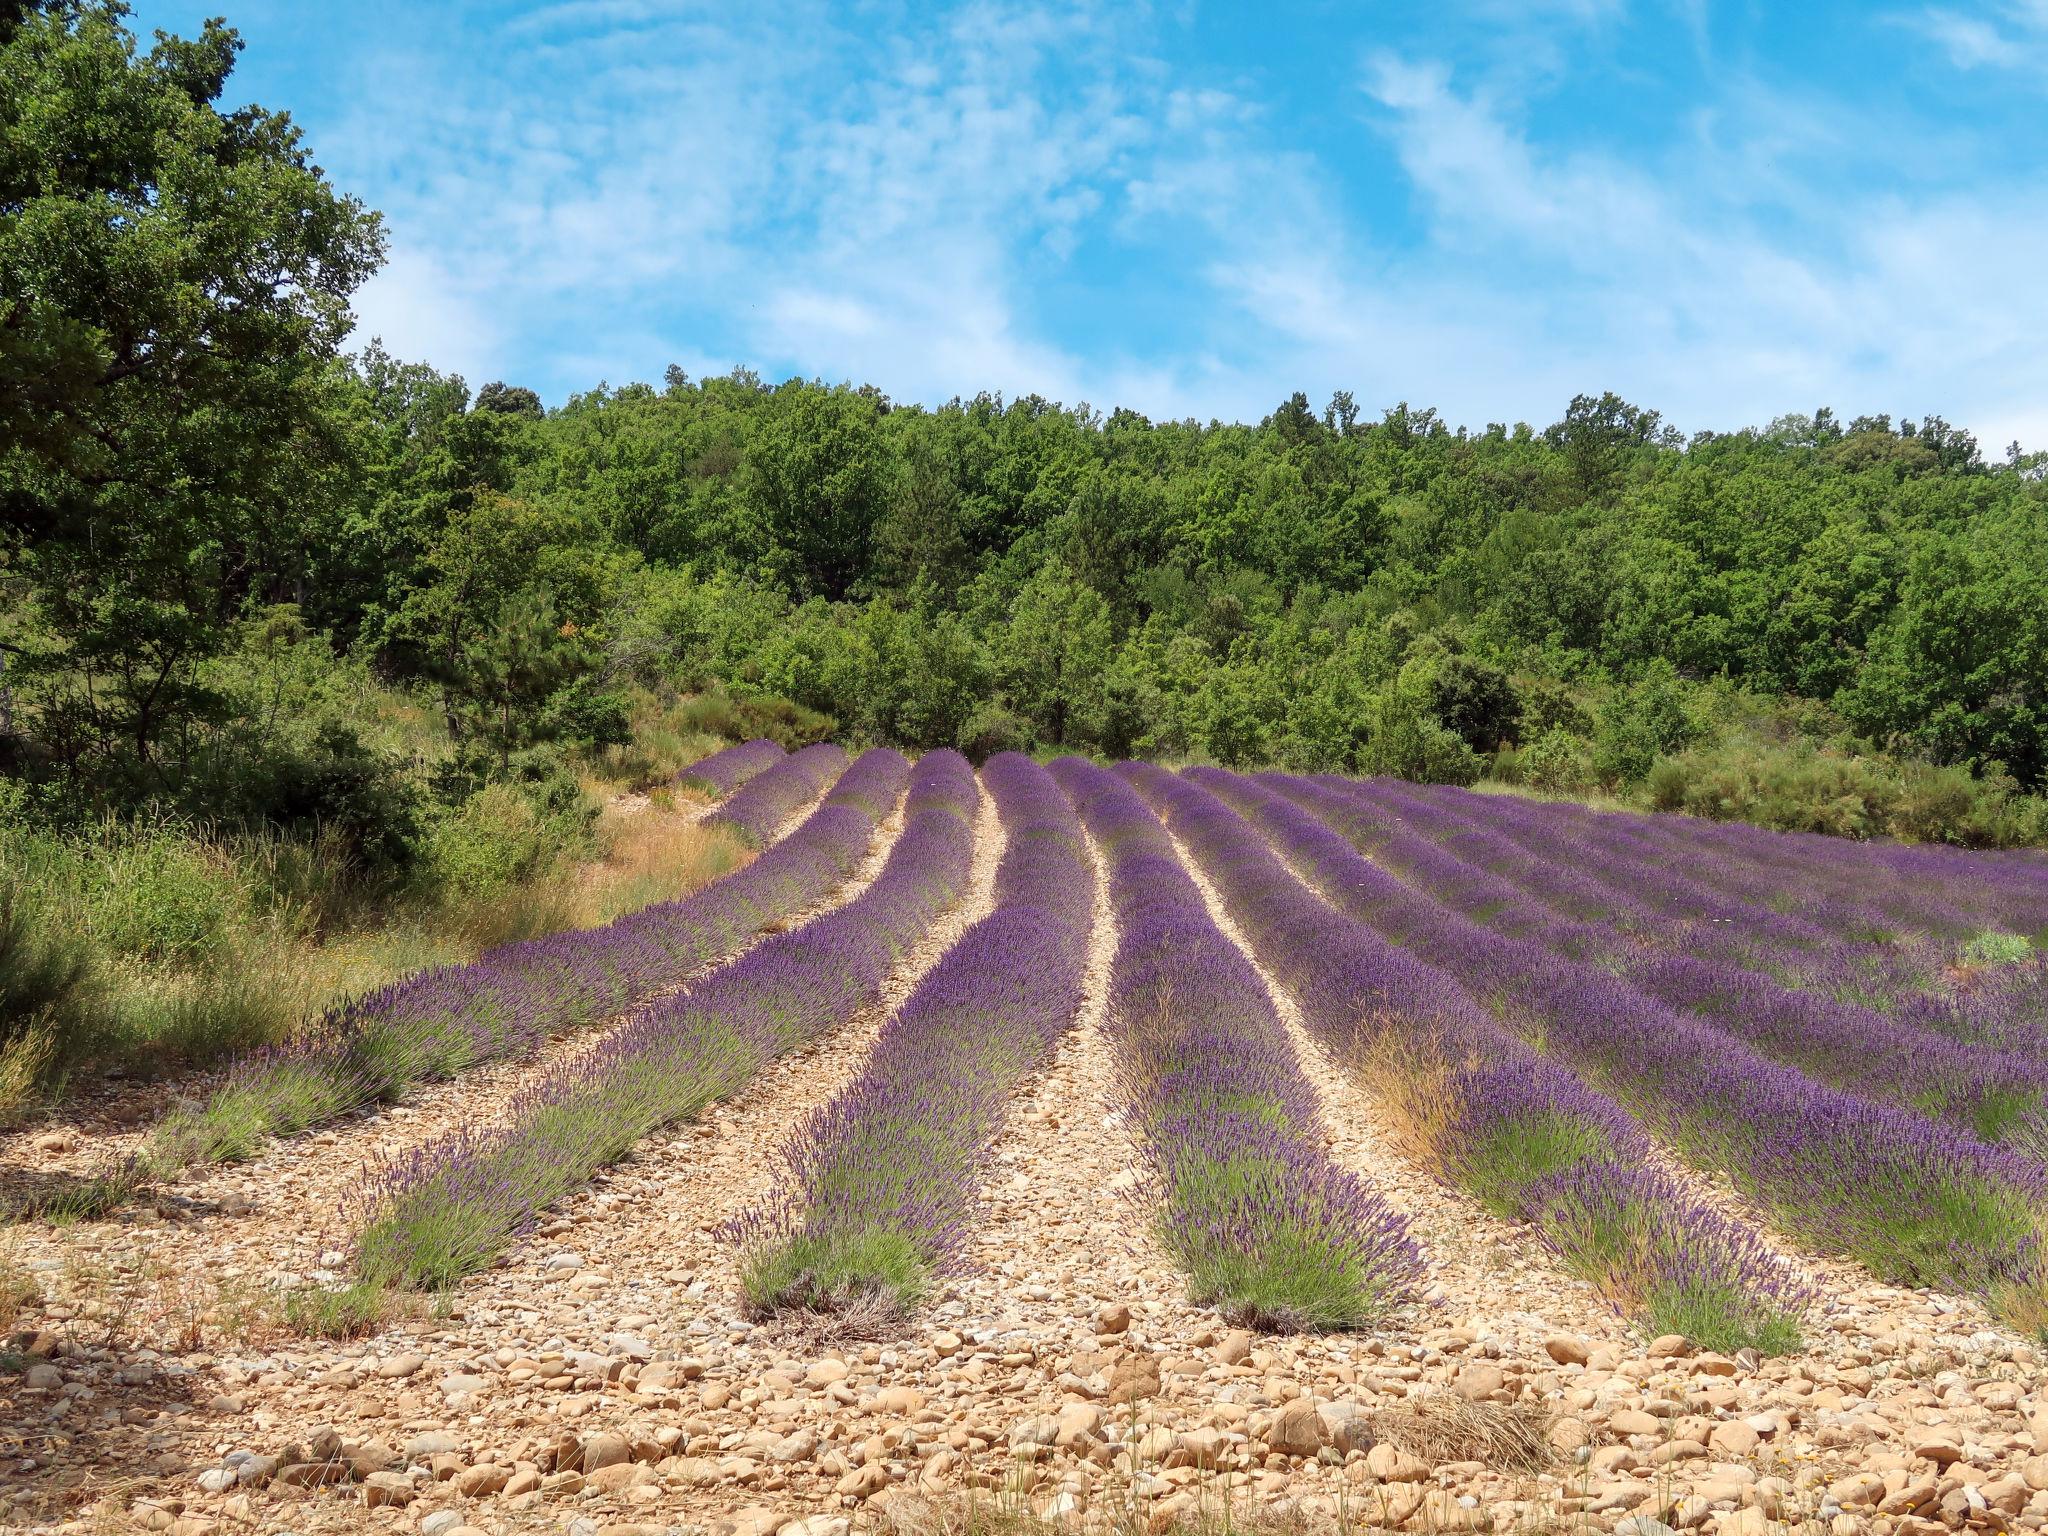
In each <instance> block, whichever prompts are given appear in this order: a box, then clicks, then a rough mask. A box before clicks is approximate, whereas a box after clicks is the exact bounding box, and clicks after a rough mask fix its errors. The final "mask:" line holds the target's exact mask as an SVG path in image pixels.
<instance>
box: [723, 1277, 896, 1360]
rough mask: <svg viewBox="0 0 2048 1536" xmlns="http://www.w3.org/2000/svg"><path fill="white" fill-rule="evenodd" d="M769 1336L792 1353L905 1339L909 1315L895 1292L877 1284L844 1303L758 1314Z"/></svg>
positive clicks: (814, 1351) (813, 1351)
mask: <svg viewBox="0 0 2048 1536" xmlns="http://www.w3.org/2000/svg"><path fill="white" fill-rule="evenodd" d="M756 1315H757V1316H758V1317H759V1318H760V1319H761V1321H763V1322H765V1323H766V1324H767V1325H768V1329H769V1336H770V1337H771V1338H773V1339H774V1340H775V1342H776V1343H777V1344H779V1345H781V1346H782V1347H783V1348H785V1349H787V1350H788V1351H789V1352H790V1353H792V1354H798V1355H800V1354H804V1353H806V1352H807V1351H808V1352H811V1353H816V1352H818V1351H821V1350H828V1349H835V1348H837V1347H838V1346H839V1345H842V1344H874V1343H879V1342H881V1341H883V1340H886V1339H896V1338H901V1337H902V1335H903V1330H904V1328H905V1327H906V1326H907V1325H908V1323H909V1317H908V1314H906V1313H905V1312H904V1310H903V1305H902V1303H901V1302H900V1301H899V1300H898V1299H897V1297H896V1295H895V1293H894V1292H893V1291H888V1290H884V1289H882V1288H881V1287H879V1286H878V1287H874V1288H871V1289H869V1290H867V1291H864V1292H862V1293H861V1295H860V1296H859V1297H858V1298H856V1299H853V1300H850V1301H848V1302H847V1303H846V1304H845V1305H844V1306H839V1307H831V1308H823V1307H791V1308H788V1309H776V1310H772V1311H766V1312H761V1313H758V1314H756Z"/></svg>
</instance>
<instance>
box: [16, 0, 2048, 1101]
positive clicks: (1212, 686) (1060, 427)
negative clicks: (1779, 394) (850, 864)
mask: <svg viewBox="0 0 2048 1536" xmlns="http://www.w3.org/2000/svg"><path fill="white" fill-rule="evenodd" d="M239 48H240V40H239V38H238V37H237V35H236V33H235V32H234V31H233V29H231V28H230V27H228V26H226V25H225V24H223V23H218V22H216V23H212V24H209V25H208V26H207V27H206V28H205V29H204V30H203V32H201V33H200V34H199V35H197V36H195V37H193V38H190V39H182V40H181V39H176V38H170V37H166V36H163V35H161V34H159V35H158V36H157V37H156V38H155V39H154V40H153V41H151V40H146V39H139V38H138V37H137V36H136V35H135V32H134V31H133V29H132V28H131V27H130V26H129V25H128V17H127V13H126V8H125V7H124V6H122V5H119V4H116V3H113V0H7V3H4V4H0V595H4V602H0V875H4V877H5V891H4V895H0V901H4V906H0V1017H4V1018H7V1019H13V1020H23V1019H35V1018H39V1017H48V1018H56V1017H60V1016H65V1010H66V1009H68V1008H73V1007H74V1006H75V1007H77V1008H85V1007H86V1005H85V1004H83V1003H80V1002H79V1001H78V999H79V998H80V997H82V996H85V995H87V994H88V993H89V994H90V995H91V996H92V997H94V998H95V999H97V1000H96V1001H94V1002H93V1003H92V1004H91V1010H97V1013H96V1015H95V1016H104V1015H106V1013H107V1010H108V1008H109V1007H110V1006H111V1005H110V1004H109V1003H108V1002H107V998H108V997H109V995H110V992H109V989H112V990H113V991H114V992H119V991H120V990H121V989H122V988H130V989H131V990H132V988H133V987H135V986H141V987H142V991H143V992H145V993H147V994H148V995H149V996H150V997H152V998H156V999H157V1002H158V1003H160V1002H161V989H162V986H163V985H168V983H165V982H164V977H165V976H166V975H170V974H172V973H176V974H177V975H184V974H185V973H186V972H188V971H191V970H192V969H193V968H195V967H197V968H199V969H202V970H206V969H208V968H212V970H211V971H210V972H209V973H210V974H211V973H217V972H218V971H219V970H220V969H221V968H223V967H224V968H227V969H229V970H238V971H242V972H245V973H248V974H254V975H259V976H260V975H261V974H263V972H262V970H261V968H260V967H258V968H256V970H254V971H249V968H248V965H247V961H248V956H247V954H246V953H245V952H244V951H243V950H242V949H240V948H238V946H240V945H242V944H243V943H244V942H245V940H244V939H243V938H242V937H241V935H242V934H244V933H245V932H246V931H248V930H249V929H250V926H251V924H252V923H256V922H257V919H258V918H261V920H262V922H275V923H277V924H282V925H283V928H284V929H288V930H289V935H290V942H292V943H298V942H299V941H300V939H302V938H303V937H304V936H305V934H308V933H315V934H322V935H325V934H331V933H333V932H336V931H340V930H342V929H346V928H347V927H348V926H349V925H350V924H351V923H356V924H361V923H365V922H369V921H371V918H369V917H366V916H365V913H373V914H375V921H376V922H377V923H379V924H383V923H386V922H387V921H388V920H389V918H390V915H391V913H392V912H393V911H394V910H405V911H420V912H435V911H440V912H443V913H444V915H445V911H446V908H447V905H448V897H449V893H450V892H453V891H463V892H466V893H469V894H471V895H472V896H473V895H475V894H476V893H477V892H479V891H482V892H486V893H488V892H490V891H494V890H498V889H500V888H502V889H504V890H507V891H512V890H516V889H518V888H519V887H520V886H521V884H522V882H526V881H530V880H531V879H533V878H534V877H535V876H536V875H537V874H538V872H541V871H544V870H547V869H550V868H552V867H554V861H556V860H557V859H559V858H561V857H565V856H570V855H573V853H574V852H575V850H577V849H578V848H580V847H585V846H587V844H588V841H589V839H590V837H591V836H592V835H593V833H592V828H593V827H594V826H595V824H596V821H597V815H598V812H597V805H598V803H599V801H600V800H601V799H602V797H603V795H604V794H606V793H611V792H616V791H619V790H621V789H625V790H632V789H646V788H648V787H651V786H658V785H660V784H663V783H665V782H667V780H668V779H670V778H672V777H673V775H674V773H675V771H676V770H677V768H678V767H680V766H681V765H682V764H683V763H685V762H687V761H689V760H690V758H691V757H692V756H694V755H695V754H696V752H697V751H699V750H701V749H703V748H704V747H705V746H706V745H707V744H715V742H716V741H718V740H723V739H740V738H744V737H751V736H768V737H771V738H774V739H775V740H777V741H779V742H781V743H782V744H784V745H785V746H791V747H794V746H799V745H802V744H805V743H809V742H814V741H821V740H825V739H828V738H829V739H833V740H837V741H840V742H842V743H847V744H853V745H859V744H888V745H895V746H900V747H902V748H904V749H906V750H922V749H928V748H933V747H940V746H950V747H958V748H959V749H961V750H962V751H964V752H966V753H967V754H968V756H969V757H970V758H972V759H974V760H975V761H977V762H978V761H981V760H984V759H985V758H987V757H988V756H990V755H991V754H994V753H996V752H999V751H1003V750H1008V749H1021V750H1025V751H1029V752H1033V753H1040V754H1054V753H1060V752H1078V753H1083V754H1094V755H1099V756H1119V757H1129V756H1138V757H1146V758H1153V759H1159V760H1164V761H1168V762H1173V763H1191V762H1202V763H1214V764H1219V765H1223V766H1226V767H1231V768H1256V767H1261V766H1274V767H1281V768H1287V769H1292V770H1297V771H1306V772H1344V773H1351V774H1361V775H1387V776H1395V777H1400V778H1405V779H1410V780H1416V781H1424V782H1432V783H1442V784H1451V785H1473V784H1481V785H1484V786H1488V787H1504V788H1513V789H1518V790H1521V791H1524V792H1530V793H1538V794H1547V795H1559V796H1572V797H1581V798H1589V799H1594V800H1597V801H1600V802H1602V803H1626V804H1631V805H1634V806H1637V807H1650V808H1657V809H1663V810H1671V811H1683V812H1690V813H1693V814H1697V815H1703V816H1710V817H1719V818H1740V819H1744V820H1748V821H1753V822H1756V823H1759V824H1762V825H1765V826H1770V827H1778V828H1785V829H1797V830H1807V831H1820V832H1829V833H1836V834H1841V835H1845V836H1851V837H1893V838H1904V839H1915V840H1937V841H1944V842H1950V843H1956V844H1963V845H1969V846H2003V847H2011V846H2029V845H2038V844H2040V843H2042V842H2043V841H2048V799H2044V796H2043V791H2044V788H2048V597H2044V594H2048V538H2044V531H2048V454H2043V453H2039V452H2033V453H2029V452H2026V451H2024V450H2023V449H2022V448H2021V446H2020V445H2018V444H2013V445H2010V446H2008V447H2000V448H1997V449H1994V450H1993V451H1990V452H1987V451H1985V449H1984V448H1983V447H1982V446H1981V445H1980V444H1979V443H1978V442H1977V441H1976V440H1975V439H1974V438H1973V437H1972V436H1971V435H1970V433H1969V432H1968V431H1966V430H1964V429H1963V428H1962V427H1959V426H1956V425H1952V424H1950V423H1949V422H1947V421H1945V420H1943V419H1942V418H1941V417H1940V416H1938V415H1931V414H1922V415H1919V416H1918V417H1911V416H1908V415H1904V414H1901V415H1897V416H1894V415H1883V414H1879V415H1856V416H1851V417H1847V418H1846V419H1845V418H1844V417H1843V416H1840V415H1838V414H1836V412H1835V411H1834V410H1831V409H1828V408H1825V407H1823V408H1820V409H1816V410H1814V411H1813V412H1812V413H1811V414H1804V413H1798V412H1794V413H1790V414H1782V413H1780V412H1781V411H1782V407H1783V406H1784V405H1785V404H1786V402H1768V403H1766V402H1759V406H1760V408H1759V412H1758V416H1759V418H1760V419H1761V420H1763V421H1764V424H1763V425H1749V426H1741V425H1738V424H1734V423H1729V424H1725V425H1726V427H1727V428H1728V429H1727V430H1695V431H1692V432H1690V433H1689V434H1688V433H1685V432H1682V431H1680V430H1678V429H1677V428H1675V427H1674V426H1672V425H1671V424H1669V423H1667V422H1666V421H1665V420H1664V419H1663V417H1662V416H1661V415H1660V414H1659V412H1658V411H1657V410H1655V409H1653V408H1650V407H1649V406H1648V405H1638V404H1634V403H1631V402H1629V401H1626V400H1624V399H1622V398H1620V397H1618V396H1617V395H1616V394H1614V393H1611V392H1607V391H1603V390H1600V389H1599V388H1598V387H1597V382H1594V383H1591V384H1589V388H1588V391H1587V392H1586V393H1584V394H1582V395H1579V396H1577V397H1576V398H1574V399H1572V400H1570V401H1568V402H1559V414H1558V417H1557V419H1556V420H1555V421H1554V422H1551V423H1548V424H1544V425H1535V424H1529V423H1515V424H1506V423H1485V424H1479V425H1476V426H1475V425H1459V424H1453V423H1452V422H1450V421H1447V420H1445V419H1444V418H1442V417H1441V416H1440V415H1439V414H1438V413H1437V412H1436V411H1435V410H1432V409H1429V408H1427V407H1417V406H1412V405H1410V404H1408V403H1406V402H1401V403H1395V404H1391V405H1389V404H1386V403H1384V402H1374V403H1372V404H1369V405H1368V404H1361V403H1360V402H1359V401H1358V400H1357V399H1355V398H1354V397H1353V395H1351V394H1349V393H1345V392H1339V393H1337V394H1335V395H1334V396H1333V397H1332V398H1330V399H1329V400H1328V401H1327V403H1324V404H1322V405H1320V406H1318V405H1317V404H1316V403H1315V402H1314V401H1312V400H1310V399H1309V398H1308V397H1307V395H1306V394H1304V393H1301V392H1292V393H1290V392H1288V390H1287V387H1286V385H1285V384H1284V383H1276V388H1275V390H1274V395H1275V399H1276V404H1275V406H1274V408H1273V410H1272V412H1271V413H1270V414H1269V415H1267V416H1266V417H1265V418H1264V419H1262V420H1260V421H1257V422H1222V421H1210V422H1206V423H1204V422H1198V421H1192V420H1189V421H1164V420H1151V419H1148V418H1147V417H1145V416H1143V415H1141V414H1139V413H1137V412H1134V411H1131V410H1128V409H1123V408H1116V407H1114V406H1113V405H1112V406H1111V407H1110V408H1106V409H1105V408H1098V407H1096V406H1094V405H1090V404H1085V403H1078V402H1077V403H1072V404H1062V403H1058V402H1053V401H1049V400H1044V399H1040V398H1038V397H1036V396H1031V395H1026V396H1023V397H1019V398H1006V397H1004V396H1003V395H1001V394H997V393H982V394H977V395H974V396H972V397H971V398H970V397H964V396H963V397H961V398H957V399H954V400H951V401H948V402H946V403H944V404H940V405H926V404H919V403H915V402H903V401H896V400H892V399H890V398H889V397H888V396H887V395H886V394H885V393H884V392H883V391H881V390H879V389H877V388H875V387H873V386H872V385H868V384H864V383H856V382H853V381H843V382H841V381H827V380H821V379H806V378H792V379H788V380H785V381H782V382H779V383H777V382H771V381H768V380H764V379H763V378H761V377H759V376H758V375H756V374H755V373H753V372H750V371H748V370H746V369H744V368H740V369H735V370H734V371H733V372H731V373H729V374H725V375H721V376H716V377H710V378H691V377H689V376H687V375H686V374H685V373H684V372H682V371H681V370H680V369H678V368H675V367H671V368H669V369H668V371H667V373H666V375H665V377H664V378H663V379H662V380H661V381H660V382H659V383H649V382H635V383H623V384H616V385H615V384H610V383H601V382H598V381H592V387H591V388H590V389H589V390H588V391H587V392H586V393H582V394H577V395H574V396H572V397H571V398H569V399H567V400H565V401H563V402H561V403H560V404H558V405H548V404H546V403H544V402H543V401H542V400H541V399H540V398H539V396H538V395H537V394H536V393H535V392H534V391H533V390H531V389H529V388H526V387H523V386H522V385H520V384H519V383H518V382H517V381H516V380H509V381H499V380H493V381H488V382H483V383H482V384H481V385H480V387H474V388H473V387H472V385H471V383H470V381H467V380H465V379H463V378H461V377H459V376H456V375H454V374H452V373H448V372H444V371H441V370H439V369H437V368H436V367H435V366H434V365H433V362H432V360H431V359H427V360H406V359H401V358H399V357H396V356H393V355H392V354H391V353H390V352H388V351H387V350H386V349H385V347H384V346H383V345H382V344H381V343H379V342H378V341H376V340H374V339H369V338H364V337H361V336H360V335H357V334H355V333H354V331H353V317H352V315H351V312H350V301H351V297H352V295H354V294H355V293H356V292H357V290H358V289H359V288H360V287H361V285H362V284H363V283H364V281H365V280H367V279H368V278H369V277H370V276H371V275H372V274H373V273H374V272H375V271H376V270H377V269H378V267H379V264H380V262H381V260H382V258H383V256H384V252H385V243H386V236H385V232H384V229H383V226H382V223H381V221H380V219H379V217H378V215H377V214H376V213H375V212H374V211H373V210H371V209H369V208H367V207H366V206H365V205H364V204H363V203H362V202H361V201H359V200H358V199H356V198H354V197H352V196H350V195H348V194H347V193H346V191H345V190H342V189H338V188H336V187H335V186H333V185H332V184H331V183H330V181H329V180H328V178H327V177H326V175H325V173H324V172H323V171H322V170H321V169H320V167H319V166H318V164H317V163H316V161H315V160H314V158H313V151H312V149H311V147H310V146H309V145H308V144H307V143H306V142H305V141H304V138H303V136H302V134H301V132H300V130H299V129H298V128H297V127H296V126H295V125H294V124H293V122H292V121H291V119H290V117H289V116H288V115H287V114H286V113H283V112H280V111H274V110H270V109H266V108H261V107H254V106H249V107H231V106H228V105H226V104H225V102H226V101H227V100H228V99H229V98H230V97H231V96H232V94H233V92H232V90H231V88H230V85H229V81H230V76H231V74H232V71H233V68H234V63H235V58H236V54H237V52H238V50H239ZM110 871H120V872H121V873H119V874H118V877H117V876H116V875H114V874H110V873H109V872H110ZM195 892H198V893H201V894H202V895H203V894H204V893H212V894H211V895H210V896H206V899H203V900H200V899H197V898H195V897H194V896H193V893H195ZM180 893H182V894H180ZM195 901H196V905H195ZM279 912H286V913H287V914H288V915H287V916H284V917H279V916H276V914H277V913H279ZM195 913H197V914H198V915H196V916H195V915H194V914H195ZM437 920H438V919H437ZM465 921H466V922H468V921H470V920H469V919H465ZM526 921H529V919H519V920H516V921H511V926H510V928H509V929H504V930H492V931H488V932H478V931H474V929H473V925H472V927H468V928H465V929H464V931H463V933H462V935H461V936H460V937H459V938H448V937H446V935H443V936H442V937H441V938H439V939H436V940H434V941H433V942H434V943H444V944H445V943H453V944H455V945H456V946H457V948H461V947H462V946H465V945H466V946H468V947H470V948H474V946H475V945H476V944H477V943H481V942H485V941H488V940H490V939H495V938H502V937H506V936H516V934H517V933H518V932H520V931H524V930H523V929H521V927H520V923H521V922H526ZM530 921H532V922H534V923H536V924H537V923H538V919H531V920H530ZM257 926H261V924H260V923H258V924H257ZM437 931H438V930H437ZM536 931H537V930H536ZM78 934H86V935H88V936H89V943H88V944H87V945H86V947H87V948H89V949H93V951H94V952H93V954H84V953H82V952H79V953H73V952H71V950H67V949H66V942H68V941H64V942H60V939H61V937H62V936H63V935H71V936H73V937H74V938H75V936H76V935H78ZM429 947H430V949H431V944H430V946H429ZM73 948H74V949H75V948H76V946H75V945H74V946H73ZM95 956H96V957H97V958H95ZM395 964H396V962H395V961H393V960H391V959H389V958H388V957H387V958H385V959H384V960H381V961H379V962H378V966H381V967H382V968H383V969H384V970H389V969H390V968H391V967H392V966H393V965H395ZM372 970H373V973H374V972H376V971H377V967H375V966H373V968H372ZM138 973H146V974H147V978H148V979H147V985H143V984H142V983H137V982H135V981H134V977H135V975H136V974H138ZM330 980H332V978H330ZM95 989H96V990H95ZM172 990H173V991H175V990H176V988H175V987H173V989H172ZM124 995H125V994H124ZM137 995H140V994H137ZM180 995H183V994H180ZM151 1006H157V1004H156V1003H152V1005H151ZM180 1006H182V1005H180ZM247 1006H248V1007H251V1008H255V1007H258V1005H257V1004H256V1003H255V1002H253V1001H252V1002H248V1003H247ZM89 1011H90V1010H89ZM116 1011H118V1010H116ZM217 1024H218V1021H217V1020H215V1021H213V1022H209V1023H205V1024H203V1025H195V1026H194V1028H195V1030H196V1031H197V1034H198V1035H202V1036H203V1035H206V1034H207V1033H208V1032H209V1031H212V1030H214V1029H215V1028H216V1025H217ZM125 1027H127V1026H124V1028H125ZM154 1027H155V1026H152V1028H154ZM240 1028H241V1026H240V1025H237V1026H235V1027H234V1028H231V1029H229V1030H228V1033H229V1034H230V1035H235V1029H240ZM268 1028H269V1026H268V1025H250V1026H249V1027H248V1029H246V1030H244V1031H243V1033H242V1034H241V1035H235V1038H237V1039H240V1038H244V1037H245V1036H246V1035H247V1034H249V1033H252V1032H253V1033H254V1034H255V1035H258V1036H260V1035H262V1034H263V1033H264V1032H265V1030H266V1029H268ZM10 1030H13V1033H10ZM131 1033H132V1031H131ZM145 1033H146V1032H145ZM57 1034H58V1035H60V1036H62V1037H64V1038H67V1039H69V1038H74V1037H78V1038H83V1037H82V1036H77V1032H76V1031H69V1032H67V1030H65V1029H58V1030H57ZM19 1035H20V1031H19V1030H14V1027H13V1026H12V1025H5V1026H0V1048H4V1047H5V1045H6V1042H7V1041H8V1040H9V1039H13V1038H16V1037H17V1036H19ZM151 1037H152V1038H158V1037H159V1036H155V1035H153V1036H151ZM24 1038H25V1037H24ZM195 1038H196V1037H195ZM46 1043H47V1042H46ZM39 1049H40V1047H39ZM52 1049H54V1047H52ZM36 1059H37V1061H41V1060H42V1058H41V1057H37V1058H36ZM16 1070H18V1071H19V1072H27V1073H29V1074H30V1075H33V1074H34V1073H35V1072H38V1071H41V1070H43V1067H42V1066H39V1065H33V1064H31V1065H30V1066H20V1065H19V1064H17V1068H16ZM5 1075H6V1071H5V1069H4V1062H0V1077H4V1076H5ZM0 1086H4V1085H0Z"/></svg>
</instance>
